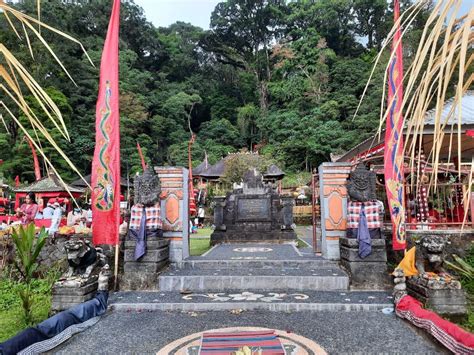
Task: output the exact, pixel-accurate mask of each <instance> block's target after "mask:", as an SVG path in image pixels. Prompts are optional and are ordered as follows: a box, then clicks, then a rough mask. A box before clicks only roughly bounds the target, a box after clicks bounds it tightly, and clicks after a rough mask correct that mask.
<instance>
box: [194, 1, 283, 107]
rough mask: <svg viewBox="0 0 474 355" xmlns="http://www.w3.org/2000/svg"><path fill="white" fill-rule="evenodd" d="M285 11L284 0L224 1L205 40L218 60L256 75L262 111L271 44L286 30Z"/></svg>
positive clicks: (266, 101) (215, 11)
mask: <svg viewBox="0 0 474 355" xmlns="http://www.w3.org/2000/svg"><path fill="white" fill-rule="evenodd" d="M285 11H286V5H285V1H283V0H250V1H249V0H229V1H227V2H221V3H219V4H217V6H216V8H215V9H214V11H213V12H212V15H211V24H210V27H211V31H210V32H209V33H207V35H206V36H205V37H204V38H203V41H202V45H203V47H204V48H205V49H206V50H208V51H210V52H212V53H213V54H214V55H215V56H216V58H217V60H218V61H220V62H222V63H225V64H230V65H232V66H234V67H236V68H241V69H243V70H245V71H247V72H249V73H252V74H253V75H254V76H255V79H256V84H257V91H258V93H259V105H260V109H261V110H262V112H266V110H267V109H268V92H267V83H268V81H269V80H270V78H271V67H270V51H271V45H272V42H275V41H277V40H278V39H279V38H280V37H281V35H282V34H283V28H284V21H283V16H284V13H285Z"/></svg>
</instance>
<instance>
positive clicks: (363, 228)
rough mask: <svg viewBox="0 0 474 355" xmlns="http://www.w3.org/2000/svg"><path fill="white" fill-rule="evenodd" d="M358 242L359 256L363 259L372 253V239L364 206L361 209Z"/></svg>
mask: <svg viewBox="0 0 474 355" xmlns="http://www.w3.org/2000/svg"><path fill="white" fill-rule="evenodd" d="M357 241H358V242H359V256H360V257H361V258H362V259H363V258H365V257H367V256H369V255H370V253H371V252H372V240H371V239H370V233H369V227H368V225H367V217H366V215H365V210H364V205H362V208H361V209H360V220H359V231H358V232H357Z"/></svg>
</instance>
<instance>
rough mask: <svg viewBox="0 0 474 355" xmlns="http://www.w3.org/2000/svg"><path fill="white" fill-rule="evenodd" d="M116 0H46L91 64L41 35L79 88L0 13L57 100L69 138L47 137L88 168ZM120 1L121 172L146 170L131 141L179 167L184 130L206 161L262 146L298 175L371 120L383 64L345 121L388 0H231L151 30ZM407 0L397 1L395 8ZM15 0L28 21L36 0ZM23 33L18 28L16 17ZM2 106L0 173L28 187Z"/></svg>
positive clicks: (12, 41) (23, 145)
mask: <svg viewBox="0 0 474 355" xmlns="http://www.w3.org/2000/svg"><path fill="white" fill-rule="evenodd" d="M111 3H112V2H111V1H109V0H97V1H86V0H78V1H60V0H49V1H44V2H42V11H41V12H42V18H41V19H42V21H44V22H45V23H47V24H49V25H52V26H54V27H56V28H58V29H60V30H62V31H64V32H66V33H68V34H70V35H72V36H74V37H75V38H77V39H79V40H80V41H81V42H82V43H83V44H84V46H85V47H86V49H87V51H88V53H89V55H90V56H91V58H92V60H93V62H94V63H95V67H93V66H91V65H90V63H89V62H88V60H87V59H86V57H85V55H84V54H83V53H82V51H81V49H80V48H79V46H77V45H76V44H74V43H73V42H69V41H67V40H65V39H63V38H62V37H60V36H58V35H55V34H53V33H51V32H49V31H46V30H43V31H42V34H43V35H44V37H45V38H46V40H47V41H48V42H49V43H50V44H51V46H52V48H53V49H54V51H55V52H56V53H57V54H58V56H59V58H60V60H61V61H62V62H63V63H64V64H65V66H66V68H67V69H68V70H69V72H70V73H71V75H72V76H73V78H74V80H75V82H76V83H77V86H76V85H74V83H72V82H71V81H70V80H69V79H68V78H67V76H66V74H65V73H64V72H62V71H61V69H60V67H59V66H58V65H57V63H56V62H55V61H54V59H53V58H52V56H51V55H50V54H49V53H48V52H47V50H46V49H44V47H43V46H42V44H41V43H40V42H39V40H37V39H36V38H33V37H31V46H32V47H33V49H34V52H35V57H34V58H32V57H31V56H30V53H29V49H28V45H27V42H26V41H25V40H23V41H19V40H18V38H17V37H16V34H15V33H14V32H13V31H11V30H10V29H9V28H8V22H7V21H6V20H5V18H4V17H3V15H1V14H0V15H1V16H2V21H0V26H1V28H0V41H1V43H3V44H5V45H6V46H7V47H8V48H10V49H12V50H13V52H14V54H15V55H16V56H17V58H18V59H19V60H20V61H21V62H22V63H23V64H24V66H25V67H26V68H27V69H28V70H29V71H30V72H31V74H32V75H33V76H34V77H35V78H36V80H38V82H39V83H40V84H41V85H42V86H43V88H46V89H47V91H48V93H49V94H50V95H51V97H52V98H53V100H54V101H55V102H56V103H57V105H58V106H59V108H60V109H61V111H62V113H63V115H64V117H65V119H66V122H67V125H68V128H69V131H70V134H71V137H72V141H71V142H70V143H68V142H66V141H64V140H63V139H62V137H61V136H60V135H59V133H57V132H56V133H55V129H54V127H51V132H52V134H53V136H54V137H55V138H56V139H57V141H58V142H60V145H61V147H62V148H63V149H64V150H65V151H66V152H67V154H68V155H69V157H70V158H71V159H72V161H73V162H74V163H75V164H76V165H77V167H78V168H79V169H80V170H81V171H83V172H84V173H89V172H90V168H91V159H92V155H93V151H94V120H95V117H94V115H95V103H96V99H97V87H98V74H99V73H98V70H99V69H98V68H99V64H100V56H101V50H102V46H103V42H104V39H105V34H106V30H107V24H108V20H109V14H110V6H111ZM122 3H123V5H122V12H121V28H120V90H121V94H120V95H121V97H120V110H121V157H122V169H123V170H122V171H123V172H124V175H125V173H126V172H127V171H128V172H130V173H132V172H133V171H135V170H138V169H139V168H140V159H139V157H138V152H137V149H136V143H137V141H138V142H139V143H140V145H141V146H142V148H143V150H144V152H145V155H146V159H147V160H148V161H149V162H151V163H152V164H173V165H187V144H188V143H187V142H188V140H189V138H190V128H191V129H192V131H193V132H195V133H196V135H197V138H196V143H195V144H194V146H193V161H194V163H195V164H198V163H199V162H200V161H201V160H202V159H203V157H204V153H205V152H207V154H208V156H209V161H210V163H214V162H215V161H217V160H218V159H220V158H221V157H222V156H225V155H226V154H227V153H228V152H235V151H239V150H242V149H244V150H245V149H247V150H250V149H254V150H256V149H258V150H259V151H260V153H261V154H264V155H268V156H270V157H271V158H272V159H274V160H275V161H277V162H278V163H279V164H280V165H281V167H282V168H283V169H285V170H286V171H287V172H296V171H303V170H306V171H308V170H311V169H312V168H314V167H317V166H318V164H319V163H321V162H323V161H327V160H329V159H330V153H340V152H343V151H345V150H347V149H349V148H351V147H352V146H354V145H355V144H357V143H359V142H360V141H362V140H363V139H365V138H367V137H368V136H369V135H370V134H371V133H373V132H374V131H375V130H376V129H377V127H378V120H379V110H380V98H381V93H382V83H383V74H384V72H383V67H382V66H381V68H380V69H378V70H377V71H376V72H375V77H374V80H373V81H372V84H371V85H370V87H369V91H368V95H367V97H366V99H365V101H364V102H363V104H362V107H361V109H360V112H359V115H358V116H357V117H356V118H355V119H353V114H354V111H355V109H356V107H357V104H358V102H359V99H360V96H361V94H362V91H363V89H364V86H365V84H366V81H367V79H368V76H369V74H370V70H371V68H372V63H373V59H374V57H375V56H376V54H377V51H378V50H379V49H380V48H381V46H382V43H383V39H384V38H385V36H386V35H387V33H388V31H389V29H390V28H391V26H392V24H393V20H392V18H393V13H392V8H391V7H390V6H391V5H389V4H388V2H387V1H385V0H317V1H316V0H313V1H311V0H296V1H285V0H228V1H226V2H221V3H219V4H218V5H217V6H216V7H215V9H214V11H213V13H212V15H211V22H210V29H209V30H203V29H201V28H199V27H195V26H193V25H191V24H188V23H183V22H177V23H175V24H172V25H170V26H168V27H159V28H156V27H154V26H153V25H152V24H151V23H150V22H148V21H147V19H146V17H145V14H144V13H143V10H142V9H141V8H140V7H139V6H137V5H136V4H134V2H133V1H123V2H122ZM390 3H391V2H390ZM409 4H410V1H408V0H405V1H402V10H403V8H406V7H407V6H409ZM14 6H15V7H17V8H18V9H20V10H21V11H23V12H26V13H28V14H31V15H32V16H33V17H34V16H36V0H25V1H19V2H15V3H14ZM424 16H426V13H424V14H423V13H422V14H421V15H420V16H419V19H421V18H423V17H424ZM419 19H418V20H416V21H415V22H414V23H413V24H412V27H413V28H412V31H410V34H409V35H408V36H407V37H406V38H405V39H404V43H403V45H404V55H405V66H408V65H409V63H410V56H411V55H413V52H414V50H415V48H416V46H417V43H418V37H419V35H420V33H421V30H422V28H421V26H422V23H423V22H421V21H420V20H419ZM18 33H19V34H20V36H21V35H22V34H23V29H22V28H21V26H18ZM387 59H388V51H387V53H386V55H385V60H387ZM2 99H4V100H5V99H7V98H2ZM29 100H30V102H31V103H33V102H34V101H33V99H32V98H29ZM33 105H34V103H33ZM38 112H39V111H38ZM0 113H2V114H3V118H4V120H5V125H3V124H2V125H0V159H2V160H3V164H1V165H0V169H1V172H2V173H3V174H4V177H5V178H6V179H7V180H9V181H12V180H13V178H14V177H15V176H16V175H19V176H20V177H21V180H22V182H24V181H30V182H31V181H33V179H34V173H33V162H32V155H31V151H30V148H29V146H28V143H27V142H26V141H25V139H24V136H23V134H22V133H21V132H20V131H19V130H18V128H17V127H16V126H15V124H14V123H13V122H12V120H11V119H10V118H9V116H8V115H7V114H6V112H0ZM45 152H46V154H47V156H49V157H51V159H52V160H53V162H55V164H56V166H58V168H59V170H60V171H61V172H62V174H64V177H65V178H67V179H74V178H75V176H73V175H72V173H71V172H70V170H69V169H68V168H67V166H66V163H65V162H63V161H62V159H61V158H60V157H59V155H58V154H57V153H56V152H55V151H54V149H52V148H48V147H46V146H45ZM43 173H45V171H43Z"/></svg>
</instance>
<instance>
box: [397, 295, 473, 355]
mask: <svg viewBox="0 0 474 355" xmlns="http://www.w3.org/2000/svg"><path fill="white" fill-rule="evenodd" d="M396 313H397V315H398V316H399V317H401V318H405V319H407V320H409V321H410V322H411V323H413V324H414V325H416V326H417V327H419V328H423V329H426V330H427V331H428V332H429V333H430V334H431V335H432V336H434V337H435V338H436V339H437V340H438V341H439V342H440V343H441V344H443V345H444V346H446V347H447V348H448V349H449V350H451V351H452V352H453V353H455V354H473V353H474V334H472V333H469V332H466V331H465V330H463V329H462V328H460V327H458V326H457V325H456V324H453V323H451V322H449V321H447V320H446V319H443V318H441V317H440V316H438V315H437V314H436V313H434V312H432V311H429V310H426V309H423V307H422V306H421V302H419V301H417V300H416V299H414V298H413V297H411V296H404V297H403V298H402V299H401V300H400V302H398V304H397V306H396Z"/></svg>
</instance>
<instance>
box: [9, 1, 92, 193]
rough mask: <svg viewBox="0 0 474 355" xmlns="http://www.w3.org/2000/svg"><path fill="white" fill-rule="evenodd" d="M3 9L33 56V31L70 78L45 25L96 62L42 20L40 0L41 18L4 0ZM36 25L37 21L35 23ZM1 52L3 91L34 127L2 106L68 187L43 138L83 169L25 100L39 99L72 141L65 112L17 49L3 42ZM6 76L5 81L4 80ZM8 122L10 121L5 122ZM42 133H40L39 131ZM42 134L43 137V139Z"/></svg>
mask: <svg viewBox="0 0 474 355" xmlns="http://www.w3.org/2000/svg"><path fill="white" fill-rule="evenodd" d="M0 10H1V11H2V13H3V15H4V16H5V19H6V20H7V22H8V24H9V26H10V27H11V29H12V30H13V31H14V33H15V34H16V35H17V37H18V38H19V39H20V40H22V37H21V36H20V34H19V33H18V30H17V28H16V23H15V21H16V22H17V24H18V25H19V26H21V28H22V29H23V33H24V38H25V39H26V43H27V45H28V49H29V52H30V54H31V56H32V57H33V58H34V51H33V48H32V46H31V40H30V35H29V32H31V33H32V34H33V35H34V37H35V38H36V39H37V40H39V41H40V42H41V43H42V45H43V46H44V48H46V49H47V50H48V52H49V53H50V54H51V56H52V57H53V58H54V59H55V60H56V62H57V63H58V64H59V66H60V67H61V68H62V70H63V71H64V72H65V73H66V75H67V76H68V77H69V78H70V80H71V81H72V82H73V83H74V84H75V82H74V80H73V78H72V76H71V75H70V74H69V72H68V71H67V69H66V68H65V66H64V65H63V64H62V62H61V61H60V59H59V57H58V56H57V55H56V53H55V52H54V50H53V49H52V48H51V47H50V46H49V44H48V43H47V42H46V40H45V39H44V38H43V36H42V35H41V28H42V29H47V30H49V31H51V32H54V33H56V34H58V35H60V36H62V37H64V38H66V39H68V40H70V41H73V42H75V43H77V44H78V45H79V46H80V47H81V49H82V50H83V52H84V54H85V55H86V57H87V58H88V60H89V62H90V63H91V64H92V65H94V64H93V63H92V60H91V59H90V57H89V55H88V54H87V52H86V51H85V49H84V46H83V45H82V44H81V43H80V42H79V41H78V40H76V39H74V38H73V37H71V36H69V35H68V34H66V33H64V32H62V31H60V30H58V29H55V28H53V27H51V26H49V25H47V24H45V23H43V22H41V9H40V0H37V16H38V19H35V18H33V17H30V16H28V15H26V14H24V13H22V12H20V11H18V10H16V9H14V8H13V7H11V6H9V5H7V4H6V3H5V2H4V1H3V0H0ZM34 25H37V27H35V26H34ZM0 56H2V59H3V62H4V65H0V91H3V92H5V93H6V94H7V96H8V97H9V98H11V99H12V101H13V102H14V104H15V105H16V106H17V107H18V109H19V110H20V111H21V112H22V113H23V114H24V115H25V117H26V118H27V119H28V121H29V124H30V126H31V127H26V126H25V124H24V123H22V122H20V120H19V119H18V118H17V117H15V115H14V113H13V112H14V110H12V108H9V107H7V105H6V103H5V102H3V101H0V106H1V107H3V108H4V109H5V110H6V111H7V113H8V114H9V116H10V117H12V119H13V121H14V122H15V124H16V125H17V126H18V127H19V128H20V130H21V131H23V132H24V133H25V135H26V136H27V137H28V138H29V139H30V140H31V141H32V142H33V144H34V146H35V148H36V149H37V150H38V151H39V152H40V154H41V155H42V157H43V158H44V161H45V164H46V167H50V168H51V169H52V170H53V171H54V172H55V173H56V175H57V176H58V177H59V179H60V181H61V182H62V183H63V184H64V185H65V187H66V189H67V186H66V184H65V183H64V181H63V180H62V179H61V177H60V175H59V174H58V172H57V170H56V169H55V168H54V166H53V164H52V162H51V161H50V160H49V159H48V158H47V157H46V156H45V154H44V152H43V149H42V146H41V140H42V139H43V138H44V139H46V141H47V142H48V143H49V144H50V145H51V146H52V147H53V148H54V149H55V150H56V151H57V152H58V153H59V154H60V155H61V157H62V158H63V159H64V160H65V161H66V163H67V164H68V165H69V166H70V167H71V168H72V169H73V170H74V171H75V172H76V173H77V174H78V175H79V176H80V177H81V178H82V179H83V180H84V178H83V176H82V175H81V173H80V172H79V171H78V169H77V168H76V167H75V166H74V164H73V163H72V161H71V160H70V159H69V158H68V157H67V155H66V154H65V153H64V152H63V151H62V150H61V148H60V147H59V145H58V143H57V142H56V141H55V140H54V139H53V138H52V136H51V135H50V133H49V131H48V129H46V127H45V125H44V122H41V120H40V119H39V118H38V116H37V115H36V114H35V113H34V111H33V110H32V109H31V107H30V106H29V105H28V103H27V102H26V100H25V96H24V95H25V94H27V93H28V94H30V95H31V96H32V97H34V98H35V100H36V102H37V103H38V105H39V106H40V108H41V110H42V112H44V114H45V115H46V116H47V119H48V120H50V121H51V122H52V124H53V125H54V127H55V128H56V129H57V130H58V131H59V132H60V134H61V135H62V136H63V137H64V138H65V139H66V140H67V141H70V136H69V132H68V130H67V127H66V123H65V121H64V119H63V117H62V115H61V112H60V110H59V108H58V107H57V105H56V104H55V103H54V101H53V100H52V99H51V98H50V97H49V95H48V94H47V93H46V91H44V90H43V89H42V88H41V86H40V85H39V84H38V83H37V82H36V80H35V79H34V78H33V76H32V75H31V74H30V73H29V72H28V70H27V69H26V68H25V67H24V66H23V65H22V64H21V63H20V62H19V61H18V60H17V59H16V57H15V56H14V55H13V53H12V52H11V51H10V50H9V49H8V48H6V46H5V45H4V44H3V43H0ZM2 79H3V83H2ZM22 88H23V89H26V91H25V92H22ZM5 126H6V125H5ZM31 128H32V129H33V131H34V132H35V134H34V135H35V138H36V139H33V137H31V135H30V134H29V133H28V129H31ZM38 133H39V135H38ZM40 138H41V139H40Z"/></svg>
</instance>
